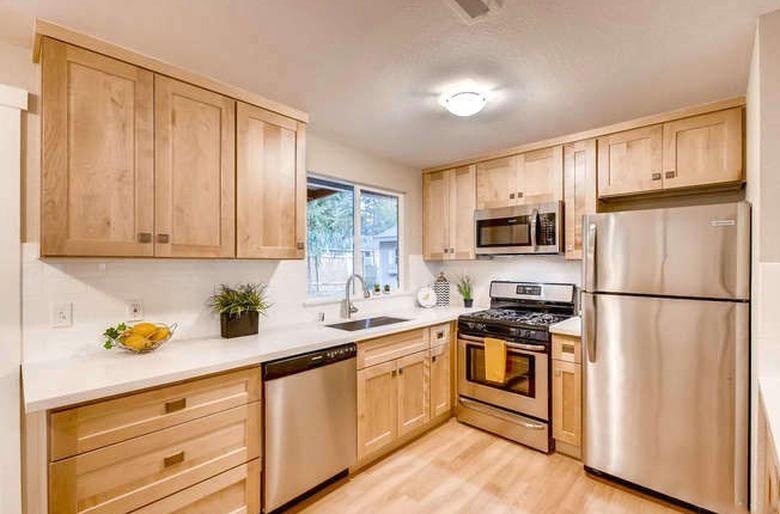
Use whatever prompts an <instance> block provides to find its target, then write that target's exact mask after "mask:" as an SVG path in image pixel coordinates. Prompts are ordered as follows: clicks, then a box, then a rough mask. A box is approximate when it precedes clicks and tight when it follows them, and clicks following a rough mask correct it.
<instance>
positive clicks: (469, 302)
mask: <svg viewBox="0 0 780 514" xmlns="http://www.w3.org/2000/svg"><path fill="white" fill-rule="evenodd" d="M458 292H459V293H460V294H461V296H463V306H464V307H467V308H470V307H472V306H473V305H474V296H473V295H474V284H473V283H472V282H471V277H469V276H468V275H463V276H462V277H460V280H458Z"/></svg>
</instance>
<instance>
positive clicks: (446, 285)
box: [433, 271, 450, 307]
mask: <svg viewBox="0 0 780 514" xmlns="http://www.w3.org/2000/svg"><path fill="white" fill-rule="evenodd" d="M433 292H434V293H436V307H447V306H448V305H449V304H450V281H449V280H447V277H445V276H444V272H443V271H442V272H441V273H439V276H438V277H437V278H436V282H434V283H433Z"/></svg>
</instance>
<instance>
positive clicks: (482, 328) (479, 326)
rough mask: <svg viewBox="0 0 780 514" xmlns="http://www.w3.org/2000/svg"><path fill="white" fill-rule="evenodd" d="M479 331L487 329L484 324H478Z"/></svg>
mask: <svg viewBox="0 0 780 514" xmlns="http://www.w3.org/2000/svg"><path fill="white" fill-rule="evenodd" d="M475 328H476V329H477V330H485V329H486V328H487V327H486V326H485V324H484V323H477V325H476V327H475Z"/></svg>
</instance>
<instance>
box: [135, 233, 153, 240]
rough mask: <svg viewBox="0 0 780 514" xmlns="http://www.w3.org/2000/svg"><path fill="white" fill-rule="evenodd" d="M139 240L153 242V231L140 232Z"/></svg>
mask: <svg viewBox="0 0 780 514" xmlns="http://www.w3.org/2000/svg"><path fill="white" fill-rule="evenodd" d="M138 242H139V243H151V242H152V233H151V232H139V233H138Z"/></svg>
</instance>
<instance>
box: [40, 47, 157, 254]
mask: <svg viewBox="0 0 780 514" xmlns="http://www.w3.org/2000/svg"><path fill="white" fill-rule="evenodd" d="M41 73H42V87H43V95H42V102H43V104H42V111H43V116H42V118H43V120H42V123H43V129H42V147H43V152H42V154H41V159H42V161H41V165H42V177H41V180H42V184H41V186H42V197H41V203H42V220H41V229H42V230H41V253H42V254H43V255H51V256H54V255H62V256H118V257H132V256H151V255H152V254H153V252H154V245H153V244H152V232H153V230H154V227H153V225H154V148H153V135H152V134H153V132H152V131H153V125H152V123H153V121H152V120H153V114H154V113H153V105H154V92H153V82H154V79H153V75H152V73H151V72H149V71H146V70H143V69H140V68H136V67H135V66H131V65H129V64H126V63H123V62H120V61H116V60H114V59H110V58H108V57H103V56H102V55H98V54H95V53H92V52H88V51H86V50H82V49H80V48H76V47H73V46H70V45H67V44H65V43H61V42H59V41H55V40H53V39H49V38H44V40H43V65H42V71H41Z"/></svg>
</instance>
